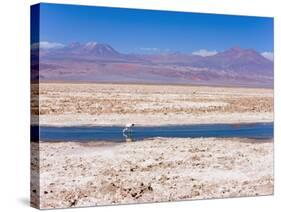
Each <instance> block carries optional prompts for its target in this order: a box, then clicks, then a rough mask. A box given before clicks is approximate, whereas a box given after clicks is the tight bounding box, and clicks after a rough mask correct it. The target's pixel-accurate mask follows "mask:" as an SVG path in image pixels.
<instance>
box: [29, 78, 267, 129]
mask: <svg viewBox="0 0 281 212" xmlns="http://www.w3.org/2000/svg"><path fill="white" fill-rule="evenodd" d="M34 86H35V85H34ZM35 91H36V90H35ZM39 94H40V98H39V102H38V103H37V102H36V98H34V101H33V108H34V110H33V111H36V107H38V104H39V108H40V124H41V125H50V126H71V125H124V124H125V123H128V122H129V123H136V124H137V125H144V126H148V125H167V124H196V123H248V122H272V121H273V90H272V89H263V88H231V87H205V86H176V85H141V84H93V83H91V84H87V83H84V84H83V83H77V84H75V83H72V84H70V83H42V84H40V88H39ZM33 115H34V116H33V118H34V120H35V121H34V122H36V121H37V119H36V114H33Z"/></svg>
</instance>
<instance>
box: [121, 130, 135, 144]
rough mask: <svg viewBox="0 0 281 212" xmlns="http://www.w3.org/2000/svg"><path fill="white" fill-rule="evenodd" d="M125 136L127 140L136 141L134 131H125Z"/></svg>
mask: <svg viewBox="0 0 281 212" xmlns="http://www.w3.org/2000/svg"><path fill="white" fill-rule="evenodd" d="M123 136H124V138H125V141H126V142H133V141H134V139H133V132H132V131H127V132H123Z"/></svg>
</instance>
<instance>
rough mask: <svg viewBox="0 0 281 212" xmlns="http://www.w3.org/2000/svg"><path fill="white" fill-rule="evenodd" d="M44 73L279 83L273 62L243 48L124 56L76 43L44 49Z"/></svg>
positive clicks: (73, 77) (68, 77)
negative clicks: (276, 79)
mask: <svg viewBox="0 0 281 212" xmlns="http://www.w3.org/2000/svg"><path fill="white" fill-rule="evenodd" d="M32 55H33V54H32ZM33 56H34V55H33ZM34 58H36V57H35V56H34ZM39 77H40V79H42V80H60V81H92V82H120V83H125V82H128V83H164V84H199V85H228V86H249V87H273V61H270V60H268V59H267V58H265V57H263V56H262V55H261V54H260V53H259V52H257V51H256V50H254V49H243V48H240V47H233V48H230V49H227V50H225V51H223V52H218V53H217V54H215V55H212V56H205V57H203V56H199V55H192V54H182V53H169V54H153V55H152V54H146V55H142V54H123V53H120V52H118V51H117V50H115V49H114V48H113V47H112V46H110V45H109V44H102V43H96V42H88V43H79V42H75V43H71V44H69V45H66V46H63V47H61V48H54V49H40V75H39Z"/></svg>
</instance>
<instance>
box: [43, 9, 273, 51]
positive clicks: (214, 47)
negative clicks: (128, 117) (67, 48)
mask: <svg viewBox="0 0 281 212" xmlns="http://www.w3.org/2000/svg"><path fill="white" fill-rule="evenodd" d="M40 41H45V42H50V43H57V44H65V45H66V44H69V43H71V42H82V43H85V42H90V41H96V42H100V43H108V44H110V45H112V46H113V47H114V48H115V49H117V50H118V51H120V52H123V53H133V52H134V53H140V52H142V53H143V52H151V51H152V52H158V51H160V52H165V51H169V52H185V53H192V52H194V51H198V50H200V49H205V50H208V51H223V50H225V49H228V48H230V47H233V46H240V47H242V48H254V49H256V50H257V51H259V52H273V19H272V18H265V17H248V16H228V15H212V14H198V13H197V14H196V13H183V12H167V11H151V10H133V9H118V8H105V7H92V6H75V5H60V4H41V7H40Z"/></svg>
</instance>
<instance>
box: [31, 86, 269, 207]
mask: <svg viewBox="0 0 281 212" xmlns="http://www.w3.org/2000/svg"><path fill="white" fill-rule="evenodd" d="M32 86H33V88H35V86H38V85H32ZM33 92H34V93H33V95H32V97H33V102H32V115H33V116H32V118H33V120H32V121H33V123H34V124H36V120H38V113H36V111H38V107H39V114H40V120H39V124H40V125H41V126H78V125H79V126H80V125H81V126H89V125H93V126H112V125H116V126H124V125H125V124H126V123H135V124H136V126H161V125H175V124H176V125H184V124H202V123H204V124H212V123H235V124H239V123H259V122H273V89H263V88H234V87H207V86H180V85H142V84H95V83H89V84H87V83H72V84H71V83H41V84H40V86H39V89H33ZM38 92H39V94H40V98H39V102H37V100H38ZM38 103H39V104H38ZM37 124H38V123H37ZM32 143H33V142H32ZM32 148H33V150H34V151H33V155H32V160H31V168H32V172H31V174H32V175H36V174H37V173H36V171H38V170H39V174H40V180H39V181H36V182H31V185H32V188H33V189H32V191H31V197H32V198H31V199H32V202H33V203H35V202H37V203H38V202H39V203H40V206H41V207H42V208H55V207H78V206H91V205H107V204H118V203H123V204H126V203H139V202H155V201H156V202H158V201H173V200H188V199H205V198H221V197H240V196H256V195H270V194H273V181H274V179H273V139H268V140H259V141H256V140H254V139H247V138H235V137H233V138H215V137H214V138H163V137H153V138H149V139H144V140H143V141H137V142H121V143H114V142H112V143H111V142H105V141H104V142H103V141H99V142H90V141H89V142H66V141H61V142H46V141H42V142H39V143H33V144H32ZM36 153H38V154H36ZM38 184H40V189H39V190H38V188H39V186H38Z"/></svg>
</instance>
